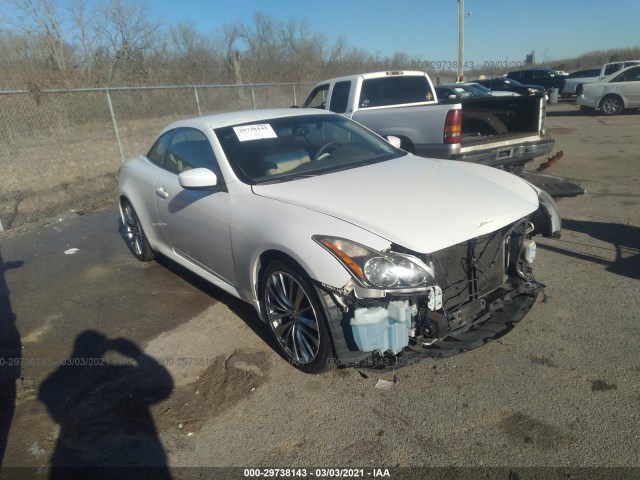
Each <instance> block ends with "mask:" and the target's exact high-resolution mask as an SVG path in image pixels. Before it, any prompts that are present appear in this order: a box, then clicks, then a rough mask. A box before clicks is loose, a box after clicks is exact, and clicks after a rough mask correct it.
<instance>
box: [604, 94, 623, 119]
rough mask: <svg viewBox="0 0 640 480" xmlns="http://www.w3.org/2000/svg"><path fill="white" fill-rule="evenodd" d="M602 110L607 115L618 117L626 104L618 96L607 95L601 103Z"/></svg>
mask: <svg viewBox="0 0 640 480" xmlns="http://www.w3.org/2000/svg"><path fill="white" fill-rule="evenodd" d="M600 110H602V113H604V114H605V115H618V114H619V113H621V112H622V110H624V104H623V103H622V99H621V98H620V97H618V96H617V95H607V96H606V97H604V98H603V99H602V102H600Z"/></svg>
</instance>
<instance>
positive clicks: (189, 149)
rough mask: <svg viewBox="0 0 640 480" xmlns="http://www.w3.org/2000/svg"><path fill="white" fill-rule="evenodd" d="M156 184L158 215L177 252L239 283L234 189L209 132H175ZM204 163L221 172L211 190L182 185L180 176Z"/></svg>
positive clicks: (215, 273)
mask: <svg viewBox="0 0 640 480" xmlns="http://www.w3.org/2000/svg"><path fill="white" fill-rule="evenodd" d="M163 163H164V164H163V166H164V168H163V169H162V171H161V172H160V173H159V174H158V176H157V177H156V180H155V184H154V197H155V202H156V208H157V212H158V219H159V221H160V223H161V225H162V228H163V230H164V234H165V238H166V242H167V244H168V245H169V246H170V247H171V249H172V250H173V252H174V253H175V254H176V255H178V256H180V257H182V258H184V259H186V260H188V261H189V262H191V263H194V264H196V265H197V266H199V267H201V268H203V269H205V270H206V271H208V272H209V273H212V274H214V275H215V276H217V277H219V278H221V279H222V280H224V281H226V282H227V283H231V284H235V269H234V265H233V257H232V254H231V230H230V216H229V215H230V214H229V203H230V202H229V193H228V191H227V189H226V187H225V184H224V179H223V178H222V175H221V173H220V169H219V168H218V163H217V160H216V158H215V155H214V153H213V149H212V148H211V144H210V142H209V139H208V138H207V137H206V135H205V134H204V133H203V132H201V131H200V130H197V129H194V128H178V129H176V130H175V131H174V132H173V135H172V137H171V141H170V143H169V146H168V148H167V151H166V154H165V156H164V162H163ZM199 167H204V168H208V169H209V170H211V171H213V172H214V173H215V174H216V175H217V176H218V185H217V186H216V187H214V188H209V189H186V188H182V186H181V185H180V182H179V180H178V175H179V174H180V173H181V172H183V171H185V170H188V169H191V168H199Z"/></svg>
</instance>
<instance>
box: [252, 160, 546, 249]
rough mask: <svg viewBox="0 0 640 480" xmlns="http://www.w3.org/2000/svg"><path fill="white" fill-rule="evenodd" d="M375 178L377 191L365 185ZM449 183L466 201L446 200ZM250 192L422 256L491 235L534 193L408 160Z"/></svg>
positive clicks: (497, 177) (469, 170)
mask: <svg viewBox="0 0 640 480" xmlns="http://www.w3.org/2000/svg"><path fill="white" fill-rule="evenodd" d="M380 179H384V181H383V182H380ZM376 180H377V181H378V182H379V184H378V185H375V184H373V183H372V182H376ZM451 185H456V191H459V192H467V193H468V195H452V193H453V192H452V190H451ZM254 191H255V192H256V193H257V194H259V195H261V196H265V197H269V198H274V199H278V200H281V201H284V202H287V203H290V204H292V205H298V206H300V207H303V208H307V209H309V210H313V211H318V212H322V213H325V214H326V215H330V216H332V217H340V218H343V219H344V220H345V221H347V222H349V223H351V224H354V225H358V226H360V227H362V228H364V229H366V230H368V231H371V232H373V233H375V234H377V235H380V236H381V237H383V238H386V239H387V240H389V241H390V242H393V243H397V244H399V245H402V246H404V247H406V248H409V249H411V250H414V251H417V252H421V253H427V252H435V251H438V250H440V249H442V248H445V247H448V246H450V245H455V244H457V243H459V242H462V241H464V240H467V239H469V238H473V237H475V236H478V235H482V234H485V233H488V232H492V231H495V230H496V229H498V228H501V227H503V226H505V225H507V224H509V223H511V222H514V221H515V220H517V219H519V218H522V217H524V216H526V215H528V214H529V213H531V212H532V211H534V210H535V209H536V208H537V206H538V197H537V195H536V193H535V191H534V190H533V189H532V188H531V187H530V186H529V185H528V184H527V183H526V182H524V181H523V180H521V179H519V178H518V177H515V176H514V175H510V174H507V173H504V172H501V171H499V170H497V169H491V168H487V167H484V166H479V165H475V164H470V163H463V162H454V161H445V160H434V159H426V158H422V157H415V156H409V155H408V156H406V157H402V158H399V159H396V160H392V161H388V162H383V163H379V164H375V165H369V166H366V167H361V168H356V169H352V170H347V171H344V172H337V173H335V174H331V175H322V176H318V177H313V178H307V179H302V180H298V181H296V182H289V183H286V184H275V185H264V186H262V185H258V186H256V187H254ZM327 192H331V194H329V195H327ZM445 198H446V201H445V200H444V199H445ZM436 226H437V230H436V229H435V227H436ZM317 233H325V232H323V231H318V232H317Z"/></svg>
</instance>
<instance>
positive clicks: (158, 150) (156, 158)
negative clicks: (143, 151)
mask: <svg viewBox="0 0 640 480" xmlns="http://www.w3.org/2000/svg"><path fill="white" fill-rule="evenodd" d="M173 133H174V131H173V130H171V131H170V132H167V133H165V134H164V135H162V136H161V137H160V138H159V139H158V140H156V143H154V144H153V146H152V147H151V149H150V150H149V153H147V158H148V159H149V160H151V161H152V162H153V163H155V164H156V165H160V166H161V167H164V157H165V155H166V154H167V150H168V148H169V142H171V137H172V136H173Z"/></svg>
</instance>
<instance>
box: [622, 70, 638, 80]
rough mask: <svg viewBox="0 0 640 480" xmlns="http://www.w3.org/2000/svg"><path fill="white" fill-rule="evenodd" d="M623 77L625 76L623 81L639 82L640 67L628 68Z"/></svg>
mask: <svg viewBox="0 0 640 480" xmlns="http://www.w3.org/2000/svg"><path fill="white" fill-rule="evenodd" d="M621 77H623V80H622V81H623V82H638V81H640V68H632V69H631V70H627V71H626V72H624V74H623V75H621Z"/></svg>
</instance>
